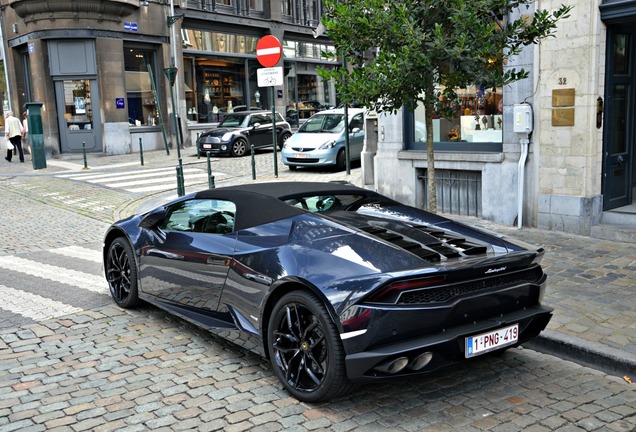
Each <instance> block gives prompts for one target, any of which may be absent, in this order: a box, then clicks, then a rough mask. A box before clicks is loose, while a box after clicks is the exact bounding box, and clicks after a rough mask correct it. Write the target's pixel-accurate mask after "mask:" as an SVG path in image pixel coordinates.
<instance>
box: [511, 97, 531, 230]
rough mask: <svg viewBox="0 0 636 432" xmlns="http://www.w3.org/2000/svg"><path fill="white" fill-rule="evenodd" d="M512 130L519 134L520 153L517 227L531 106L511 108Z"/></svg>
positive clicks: (521, 216)
mask: <svg viewBox="0 0 636 432" xmlns="http://www.w3.org/2000/svg"><path fill="white" fill-rule="evenodd" d="M513 117H514V118H513V130H514V132H515V133H517V134H518V135H519V143H520V144H521V155H520V156H519V164H518V165H517V228H521V227H522V226H523V189H524V183H525V179H524V177H525V165H526V160H527V159H528V145H529V144H530V133H531V132H532V127H533V118H532V117H533V116H532V107H531V106H530V104H527V103H523V104H519V105H515V106H514V108H513Z"/></svg>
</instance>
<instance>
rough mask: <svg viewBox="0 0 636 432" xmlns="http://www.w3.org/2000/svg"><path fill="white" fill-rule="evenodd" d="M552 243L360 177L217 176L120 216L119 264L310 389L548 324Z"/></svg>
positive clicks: (112, 256)
mask: <svg viewBox="0 0 636 432" xmlns="http://www.w3.org/2000/svg"><path fill="white" fill-rule="evenodd" d="M543 254H544V250H543V249H541V248H534V247H532V246H529V245H526V244H522V243H518V242H513V241H511V240H508V239H505V238H503V237H500V236H497V235H494V234H489V233H486V232H482V231H480V230H477V229H475V228H472V227H470V226H467V225H463V224H460V223H457V222H454V221H452V220H449V219H446V218H443V217H440V216H437V215H434V214H431V213H428V212H426V211H423V210H421V209H417V208H414V207H410V206H407V205H403V204H400V203H399V202H396V201H394V200H392V199H389V198H387V197H384V196H382V195H379V194H377V193H375V192H372V191H369V190H366V189H361V188H357V187H354V186H351V185H348V184H336V183H303V182H296V183H293V182H287V183H286V182H280V183H261V184H250V185H244V186H232V187H226V188H217V189H211V190H207V191H203V192H198V193H194V194H190V195H187V196H184V197H181V198H178V199H176V200H174V201H172V202H170V203H168V204H166V205H163V206H160V207H157V208H155V209H154V210H152V211H149V212H148V213H145V214H142V215H136V216H132V217H129V218H128V219H125V220H122V221H119V222H116V223H115V224H113V225H112V226H111V227H110V228H109V229H108V231H107V233H106V236H105V239H104V248H103V258H104V267H105V274H106V278H107V280H108V284H109V287H110V292H111V294H112V297H113V299H114V300H115V302H116V303H117V304H118V305H119V306H121V307H124V308H130V307H134V306H135V305H137V304H138V303H139V301H140V300H146V301H147V302H149V303H152V304H154V305H156V306H158V307H160V308H163V309H165V310H166V311H168V312H170V313H173V314H176V315H178V316H180V317H182V318H184V319H186V320H189V321H191V322H194V323H196V324H199V325H201V326H203V327H205V328H207V329H209V330H210V331H213V332H215V333H217V334H219V335H220V336H222V337H224V338H227V339H230V340H232V341H234V342H235V343H237V344H240V345H242V346H244V347H246V348H248V349H251V350H254V351H256V352H258V353H260V354H261V355H264V356H266V357H267V358H269V359H270V361H271V363H272V367H273V369H274V371H275V373H276V375H277V377H278V379H279V380H280V381H281V382H282V384H283V386H284V387H285V388H286V389H287V390H288V391H289V392H290V393H291V394H292V395H293V396H294V397H296V398H297V399H299V400H302V401H320V400H326V399H330V398H333V397H336V396H338V395H341V394H344V393H346V392H347V391H349V390H351V389H352V388H353V386H355V385H356V383H361V382H365V381H377V380H382V379H386V378H396V377H398V378H402V379H403V378H405V377H409V376H411V375H415V374H419V373H424V372H431V371H434V370H436V369H438V368H440V367H442V366H447V365H450V364H453V363H456V362H460V361H470V359H471V358H472V357H475V356H478V355H482V354H486V353H489V352H492V351H499V352H501V351H503V350H506V349H508V348H511V347H514V346H517V345H519V344H521V343H523V342H524V341H526V340H528V339H530V338H533V337H535V336H537V335H538V334H539V333H540V332H541V331H542V330H543V329H544V328H545V327H546V325H547V324H548V322H549V321H550V318H551V316H552V308H549V307H546V306H544V305H542V304H541V302H542V300H543V296H544V290H545V286H546V275H545V273H544V272H543V270H542V268H541V266H540V264H539V262H540V261H541V259H542V257H543Z"/></svg>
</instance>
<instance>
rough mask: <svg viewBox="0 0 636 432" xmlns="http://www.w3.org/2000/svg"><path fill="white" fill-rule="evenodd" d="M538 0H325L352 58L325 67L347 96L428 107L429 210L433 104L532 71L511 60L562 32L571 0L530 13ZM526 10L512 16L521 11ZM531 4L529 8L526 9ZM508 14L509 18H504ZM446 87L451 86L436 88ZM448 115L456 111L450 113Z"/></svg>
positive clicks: (333, 34)
mask: <svg viewBox="0 0 636 432" xmlns="http://www.w3.org/2000/svg"><path fill="white" fill-rule="evenodd" d="M532 3H534V0H410V1H405V0H390V1H388V0H325V2H324V6H325V10H326V13H325V14H324V16H323V19H322V24H323V25H324V27H325V29H326V32H327V36H329V37H330V38H331V39H332V40H333V41H334V45H335V47H336V53H334V54H332V55H333V56H341V57H343V58H344V60H345V61H346V62H347V63H348V65H349V66H350V67H349V68H338V69H334V70H321V71H320V73H321V75H322V76H323V77H324V78H327V79H334V81H335V83H336V89H337V91H338V94H339V95H340V98H341V100H343V101H356V102H358V103H360V104H363V105H365V106H367V107H369V108H371V109H374V110H376V111H377V112H396V111H397V110H398V109H400V108H401V107H403V106H406V107H408V108H411V109H414V108H415V107H416V106H417V104H418V103H421V104H423V106H424V108H425V123H426V131H427V136H426V149H427V158H428V167H427V170H428V185H427V187H428V196H429V210H431V211H432V212H437V194H436V185H435V167H434V152H433V112H434V111H435V110H437V111H438V112H441V113H442V115H445V114H446V113H444V111H443V107H442V106H441V104H440V103H439V101H440V100H441V99H445V100H456V99H457V95H456V94H455V89H458V88H462V87H466V86H469V85H471V84H475V83H479V84H482V85H484V86H485V87H491V86H492V87H494V86H501V85H505V84H508V83H511V82H514V81H517V80H520V79H523V78H526V77H527V76H528V72H526V71H525V70H523V69H519V70H517V69H514V68H506V69H505V70H504V68H503V67H502V65H503V64H506V62H507V61H508V59H509V58H510V57H511V56H514V55H517V54H519V53H520V52H521V50H522V49H523V47H524V46H527V45H531V44H538V43H539V42H540V40H541V39H543V38H545V37H550V36H554V35H555V32H556V25H557V22H558V21H559V20H560V19H563V18H567V17H568V14H569V12H570V10H571V7H570V6H563V5H562V6H561V7H560V8H559V9H557V10H554V11H552V12H549V11H546V10H537V11H534V12H531V13H530V6H531V5H532ZM517 11H518V12H519V13H518V14H516V16H519V17H520V18H518V19H515V20H508V19H507V18H508V17H509V16H511V15H512V14H513V13H514V12H517ZM526 11H527V12H526ZM504 18H506V19H504ZM436 89H443V90H436ZM446 115H448V114H446Z"/></svg>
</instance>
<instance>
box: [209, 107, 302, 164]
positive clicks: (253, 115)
mask: <svg viewBox="0 0 636 432" xmlns="http://www.w3.org/2000/svg"><path fill="white" fill-rule="evenodd" d="M273 127H274V125H273V124H272V113H271V111H241V112H235V113H229V114H226V115H225V117H224V118H223V120H222V121H221V122H220V123H219V125H218V126H217V127H216V128H214V129H210V130H208V131H205V132H204V133H202V134H201V136H199V140H198V147H199V152H200V153H202V154H205V153H206V152H210V154H213V155H220V154H225V155H232V156H244V155H246V154H248V153H249V152H250V148H251V145H254V148H262V147H271V146H272V145H273V134H272V129H273ZM291 134H292V131H291V127H290V126H289V123H287V122H286V121H285V120H284V119H283V118H282V117H281V115H280V114H279V113H276V143H277V144H278V146H279V148H282V147H283V144H284V143H285V141H287V139H288V138H289V137H290V136H291Z"/></svg>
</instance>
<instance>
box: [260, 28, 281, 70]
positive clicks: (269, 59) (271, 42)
mask: <svg viewBox="0 0 636 432" xmlns="http://www.w3.org/2000/svg"><path fill="white" fill-rule="evenodd" d="M282 55H283V47H282V46H281V44H280V41H279V40H278V39H277V38H276V36H272V35H267V36H263V37H262V38H260V39H259V40H258V42H257V43H256V60H258V62H259V63H260V64H261V66H263V67H266V68H271V67H273V66H276V64H277V63H278V62H279V61H280V58H281V57H282Z"/></svg>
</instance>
